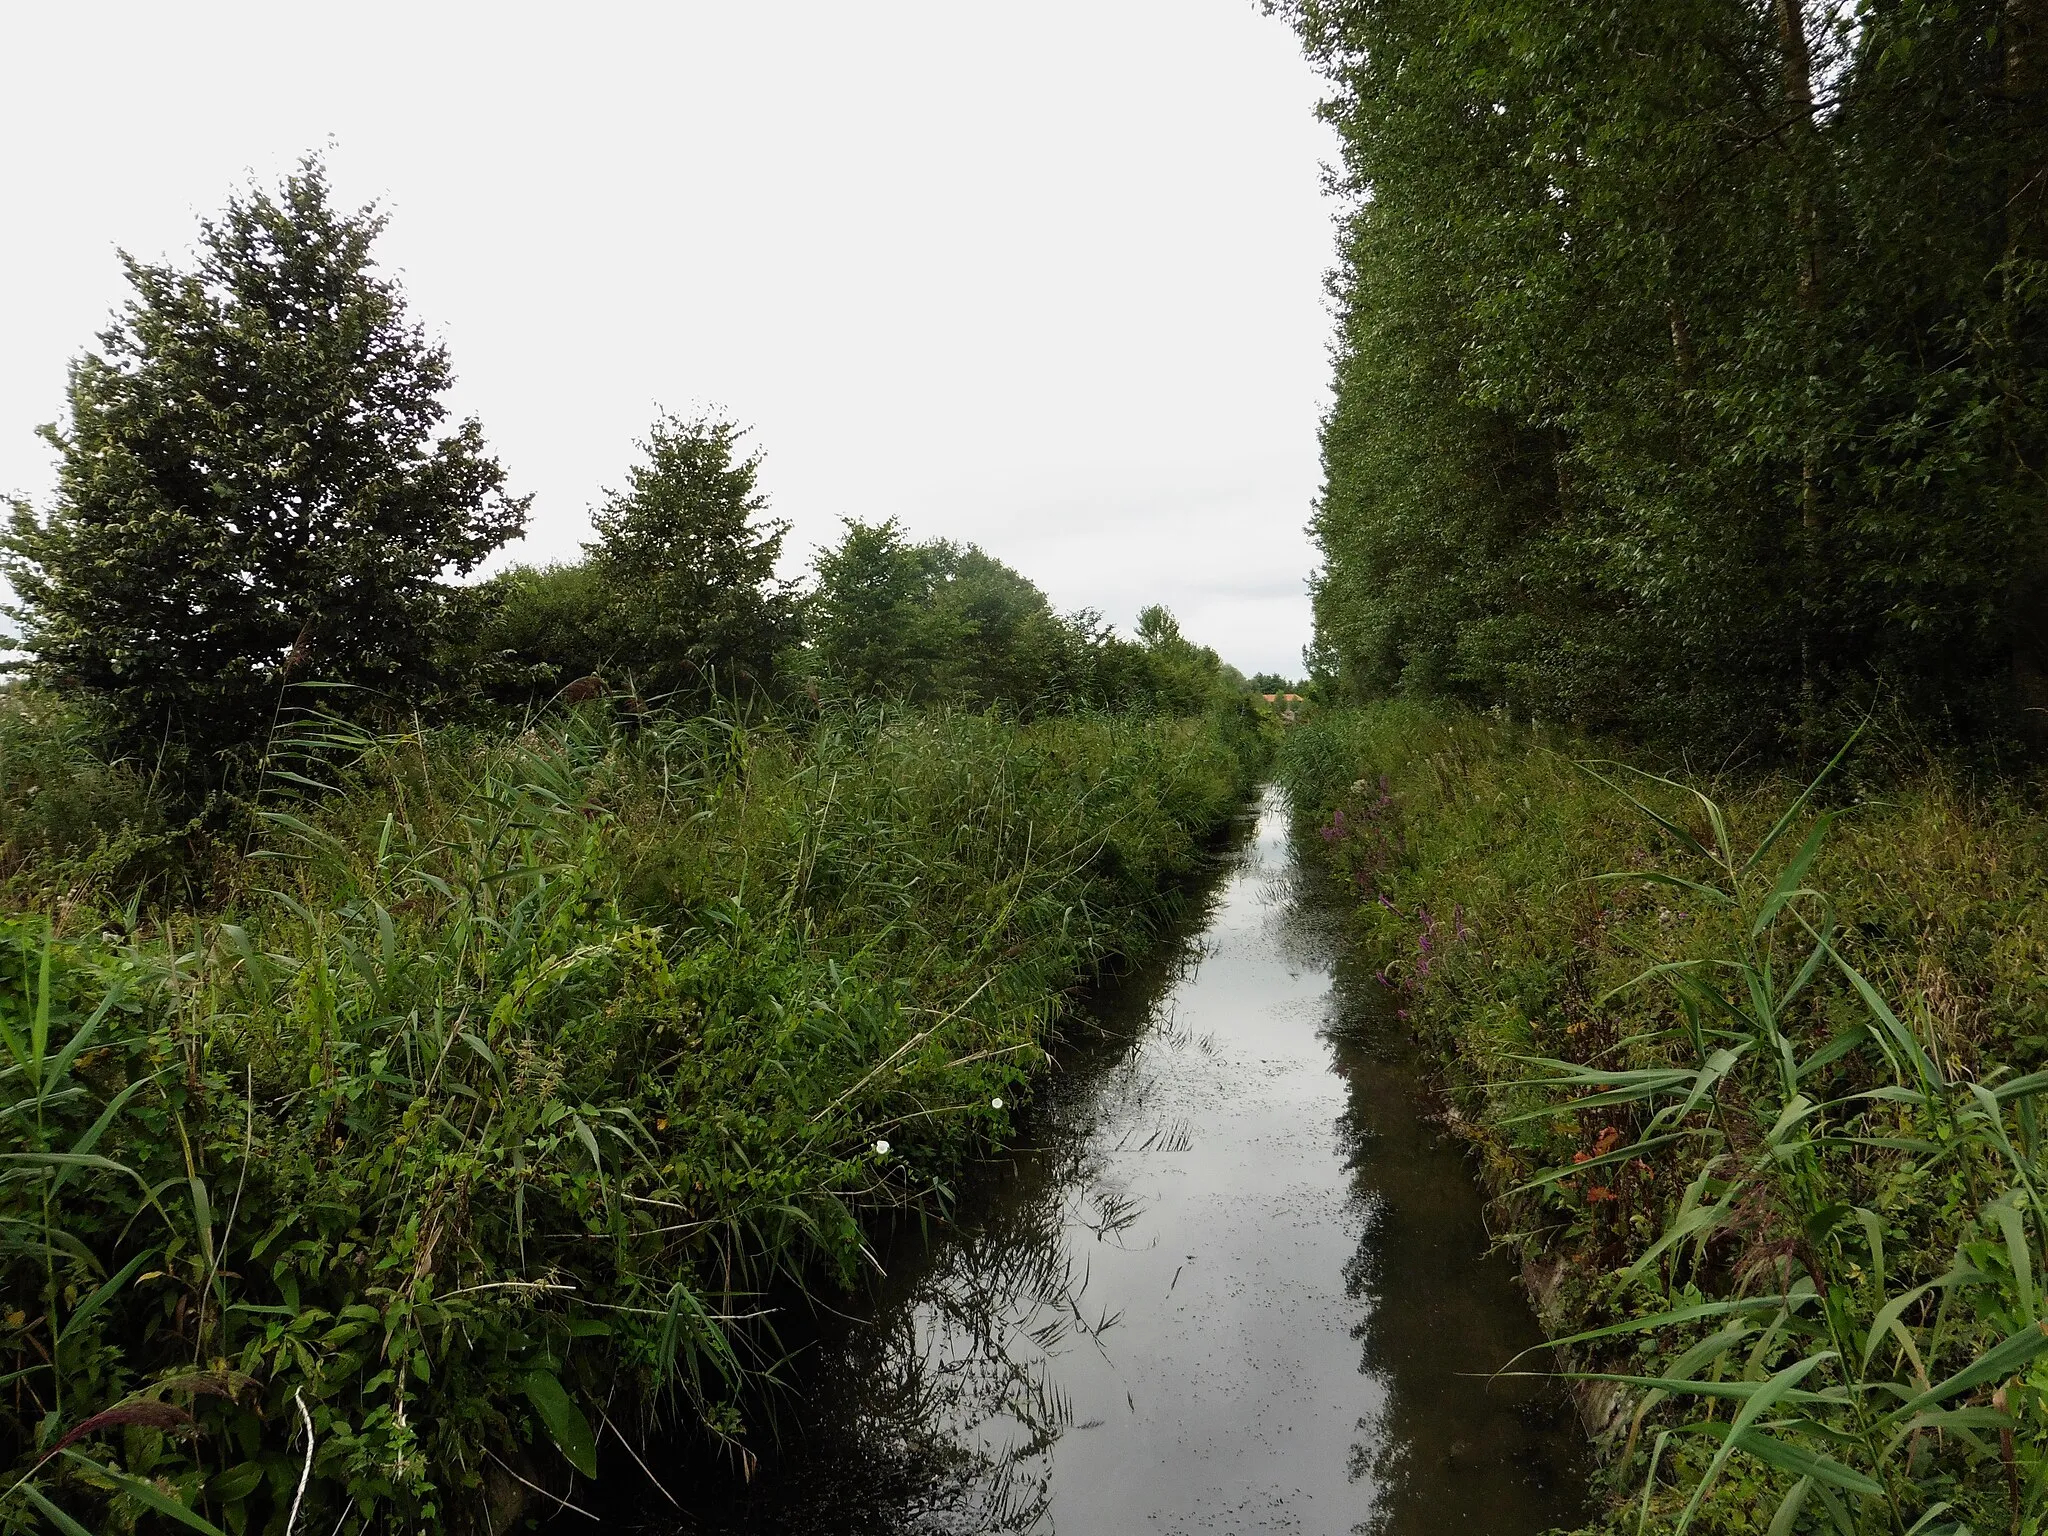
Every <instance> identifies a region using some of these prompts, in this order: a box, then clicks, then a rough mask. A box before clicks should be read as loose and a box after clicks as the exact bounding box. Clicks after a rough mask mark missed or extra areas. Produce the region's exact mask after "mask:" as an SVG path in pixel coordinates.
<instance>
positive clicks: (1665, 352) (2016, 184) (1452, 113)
mask: <svg viewBox="0 0 2048 1536" xmlns="http://www.w3.org/2000/svg"><path fill="white" fill-rule="evenodd" d="M1276 5H1277V6H1278V8H1281V9H1284V10H1286V11H1287V12H1289V13H1290V14H1291V16H1292V18H1293V19H1294V20H1295V22H1296V23H1297V24H1298V26H1299V27H1300V29H1301V32H1302V34H1303V36H1304V38H1305V39H1306V41H1307V42H1308V44H1309V46H1310V49H1311V51H1312V53H1313V55H1314V57H1315V58H1316V59H1317V61H1318V62H1319V63H1320V64H1321V66H1322V67H1323V69H1324V70H1325V71H1326V73H1327V76H1328V78H1329V81H1330V85H1331V92H1330V99H1329V102H1328V104H1327V106H1326V109H1325V110H1326V112H1327V115H1328V116H1329V118H1330V120H1331V121H1332V122H1333V123H1334V124H1335V126H1336V127H1337V129H1338V131H1339V133H1340V135H1341V137H1342V142H1343V147H1344V166H1345V180H1346V183H1347V186H1348V190H1349V191H1350V192H1351V194H1352V196H1353V202H1352V206H1351V208H1350V210H1349V214H1348V219H1347V227H1346V243H1345V247H1344V251H1343V256H1342V260H1341V264H1340V267H1339V271H1338V273H1337V278H1336V284H1335V286H1336V289H1337V294H1338V297H1339V300H1340V303H1341V331H1340V339H1339V347H1338V356H1337V379H1336V385H1337V387H1336V398H1335V402H1334V406H1333V409H1332V411H1331V414H1330V416H1329V418H1328V420H1327V422H1326V425H1325V432H1324V458H1325V469H1326V483H1325V489H1324V494H1323V497H1322V500H1321V505H1320V507H1319V509H1318V514H1317V533H1318V535H1319V537H1320V540H1321V543H1322V547H1323V553H1324V568H1323V572H1322V576H1321V580H1320V586H1319V590H1318V593H1317V623H1318V645H1317V648H1316V657H1317V660H1318V664H1319V665H1321V666H1323V667H1325V668H1328V669H1332V670H1335V671H1337V672H1339V673H1340V674H1341V675H1342V676H1343V677H1344V678H1345V679H1346V680H1347V681H1348V683H1349V684H1350V685H1351V686H1353V687H1354V688H1356V689H1358V690H1360V691H1364V692H1382V691H1389V690H1409V691H1420V692H1443V693H1452V694H1458V695H1462V696H1464V697H1467V698H1470V699H1473V700H1474V701H1477V702H1485V703H1504V704H1507V705H1509V706H1511V707H1513V708H1515V709H1518V710H1522V711H1526V712H1529V713H1534V714H1539V715H1544V716H1549V717H1571V718H1576V719H1579V720H1581V721H1584V722H1585V723H1588V724H1595V725H1619V726H1626V727H1633V728H1639V729H1647V730H1651V731H1656V732H1669V733H1673V734H1682V735H1684V736H1686V737H1688V738H1690V739H1692V740H1694V741H1698V742H1711V741H1715V740H1719V741H1722V742H1733V741H1735V740H1747V741H1750V742H1752V743H1756V742H1765V741H1769V740H1771V739H1772V738H1773V737H1774V736H1775V737H1776V738H1778V739H1779V740H1781V741H1787V742H1797V741H1798V740H1799V739H1801V738H1802V737H1808V738H1813V737H1817V738H1821V739H1832V738H1834V737H1835V736H1836V735H1837V733H1838V730H1839V726H1840V720H1841V718H1842V716H1844V715H1846V714H1851V713H1855V712H1860V711H1861V710H1862V709H1864V708H1866V707H1868V705H1869V704H1870V702H1871V701H1872V700H1874V699H1876V698H1880V697H1884V696H1892V697H1900V698H1903V699H1904V700H1906V701H1907V702H1908V703H1909V704H1910V706H1911V707H1912V708H1913V709H1914V710H1915V712H1916V713H1919V714H1921V715H1922V716H1923V717H1926V718H1936V717H1939V718H1942V719H1944V720H1945V722H1946V723H1947V724H1948V725H1950V726H1952V727H1953V728H1955V729H1957V730H1960V731H1966V732H1980V731H1990V732H1994V733H1996V732H2000V731H2003V730H2005V729H2009V728H2010V727H2011V726H2012V725H2013V724H2014V722H2015V721H2017V720H2020V719H2024V718H2026V716H2025V714H2024V713H2023V712H2021V711H2016V710H2015V708H2014V706H2015V705H2016V704H2020V705H2025V704H2033V705H2035V706H2037V707H2038V706H2044V705H2048V683H2044V682H2043V680H2042V679H2043V678H2044V676H2048V670H2044V667H2043V662H2044V661H2048V638H2044V636H2048V624H2044V622H2043V621H2042V620H2041V618H2040V612H2041V609H2042V608H2043V607H2044V606H2048V605H2044V603H2043V598H2042V594H2043V593H2044V592H2048V583H2044V580H2043V577H2044V575H2048V406H2044V402H2048V242H2044V241H2043V239H2042V237H2041V235H2040V233H2039V231H2040V228H2041V227H2042V222H2043V221H2042V217H2041V211H2040V210H2041V208H2042V207H2043V206H2048V198H2044V194H2043V192H2042V186H2043V177H2042V174H2041V167H2042V166H2043V165H2048V111H2044V110H2043V102H2044V101H2048V93H2044V91H2043V89H2042V87H2041V81H2042V79H2043V78H2044V77H2048V71H2044V70H2043V69H2042V68H2041V66H2040V64H2039V61H2038V59H2037V57H2036V56H2037V55H2038V54H2040V53H2041V52H2042V51H2043V50H2042V45H2041V41H2040V40H2041V38H2042V36H2043V35H2048V28H2044V27H2043V26H2042V25H2041V23H2040V21H2039V19H2038V18H2037V16H2036V15H2035V12H2036V11H2037V10H2039V6H2038V4H2037V3H2036V0H1872V3H1868V4H1862V5H1857V6H1853V7H1851V6H1847V5H1837V4H1832V3H1830V4H1822V3H1819V0H1623V3H1619V4H1606V5H1599V6H1591V5H1586V4H1583V3H1578V0H1563V3H1552V0H1470V3H1467V0H1455V3H1454V0H1276ZM2015 680H2017V682H2018V685H2019V686H2018V688H2017V690H2016V689H2015V687H2014V683H2015ZM2029 689H2033V690H2036V691H2037V696H2035V697H2032V698H2029V697H2028V690H2029ZM2036 718H2042V719H2048V715H2041V716H2037V717H2036Z"/></svg>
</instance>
